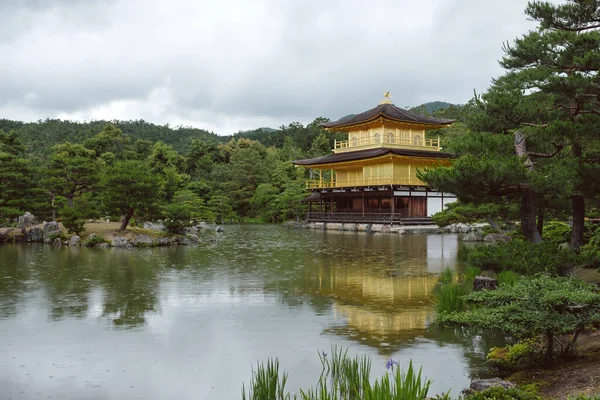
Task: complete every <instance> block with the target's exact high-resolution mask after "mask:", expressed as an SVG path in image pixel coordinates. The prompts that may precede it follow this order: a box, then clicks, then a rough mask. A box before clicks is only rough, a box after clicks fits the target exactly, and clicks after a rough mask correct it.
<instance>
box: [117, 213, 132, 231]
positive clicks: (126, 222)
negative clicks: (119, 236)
mask: <svg viewBox="0 0 600 400" xmlns="http://www.w3.org/2000/svg"><path fill="white" fill-rule="evenodd" d="M131 217H133V208H130V209H129V210H128V211H127V214H125V216H123V219H122V220H121V226H120V227H119V229H117V232H123V231H124V230H125V229H127V225H129V220H130V219H131Z"/></svg>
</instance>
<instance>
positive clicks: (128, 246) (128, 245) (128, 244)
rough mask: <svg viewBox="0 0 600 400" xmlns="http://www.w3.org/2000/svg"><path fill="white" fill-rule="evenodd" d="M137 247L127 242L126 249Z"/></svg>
mask: <svg viewBox="0 0 600 400" xmlns="http://www.w3.org/2000/svg"><path fill="white" fill-rule="evenodd" d="M133 249H135V247H133V245H132V244H131V243H129V242H127V246H125V250H133Z"/></svg>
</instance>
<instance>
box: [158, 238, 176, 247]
mask: <svg viewBox="0 0 600 400" xmlns="http://www.w3.org/2000/svg"><path fill="white" fill-rule="evenodd" d="M172 243H173V240H172V239H171V238H168V237H161V238H158V239H156V245H157V246H170V245H171V244H172Z"/></svg>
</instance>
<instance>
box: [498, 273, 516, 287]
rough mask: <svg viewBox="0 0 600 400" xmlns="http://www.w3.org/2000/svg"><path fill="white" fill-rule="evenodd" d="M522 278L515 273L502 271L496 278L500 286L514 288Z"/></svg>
mask: <svg viewBox="0 0 600 400" xmlns="http://www.w3.org/2000/svg"><path fill="white" fill-rule="evenodd" d="M520 277H521V275H519V274H518V273H516V272H514V271H501V272H499V273H498V275H497V276H496V279H497V280H498V285H502V284H505V285H508V286H513V285H514V284H515V283H516V282H517V281H518V280H519V278H520Z"/></svg>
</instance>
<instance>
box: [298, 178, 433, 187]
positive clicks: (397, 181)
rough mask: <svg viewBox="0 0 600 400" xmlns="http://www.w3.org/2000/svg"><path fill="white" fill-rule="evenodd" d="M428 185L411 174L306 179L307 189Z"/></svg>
mask: <svg viewBox="0 0 600 400" xmlns="http://www.w3.org/2000/svg"><path fill="white" fill-rule="evenodd" d="M389 185H398V186H399V185H403V186H426V185H425V183H424V182H423V181H422V180H420V179H417V178H413V177H410V176H398V177H395V176H378V177H366V178H363V179H358V180H349V179H335V178H334V179H309V180H307V181H306V188H307V189H329V188H344V187H359V186H389Z"/></svg>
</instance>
